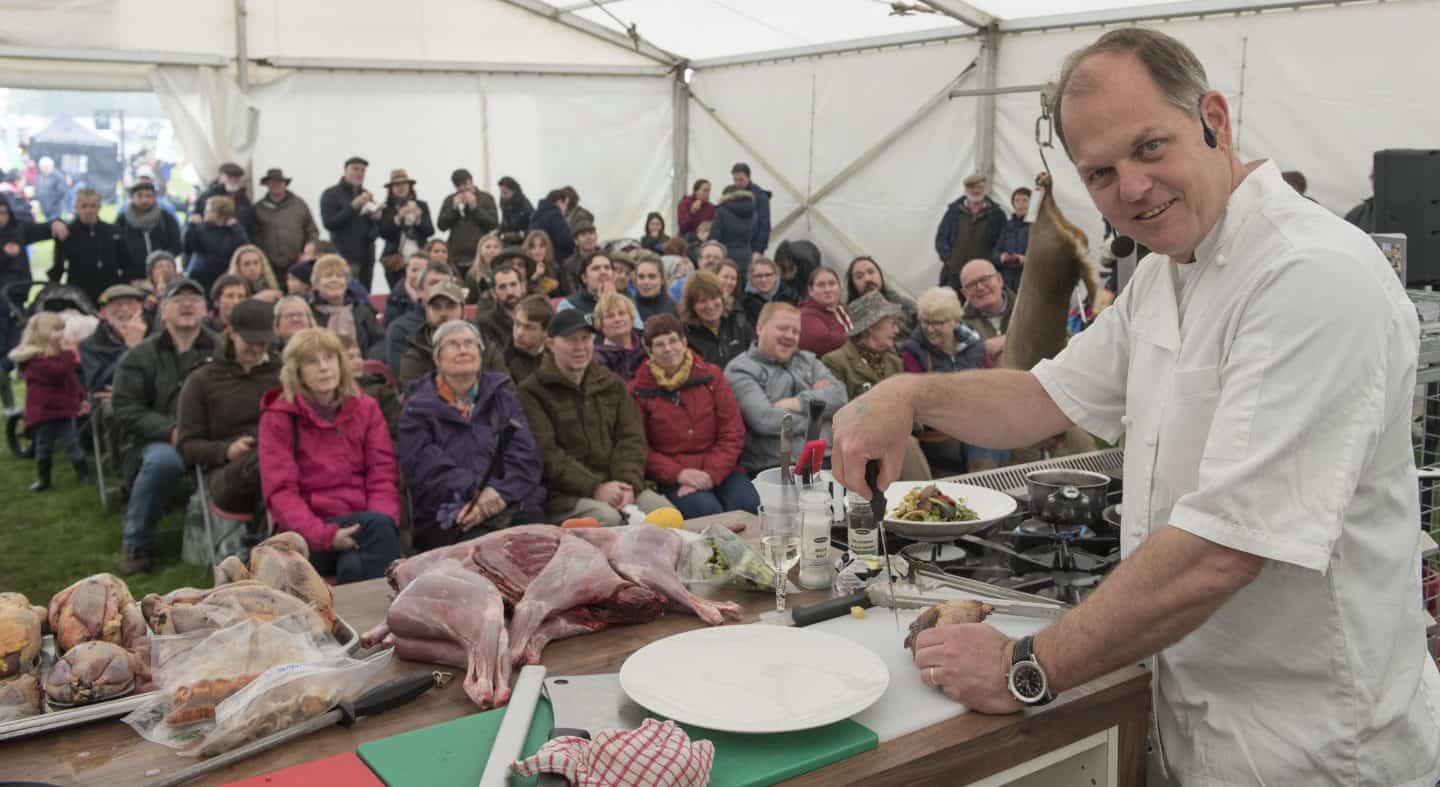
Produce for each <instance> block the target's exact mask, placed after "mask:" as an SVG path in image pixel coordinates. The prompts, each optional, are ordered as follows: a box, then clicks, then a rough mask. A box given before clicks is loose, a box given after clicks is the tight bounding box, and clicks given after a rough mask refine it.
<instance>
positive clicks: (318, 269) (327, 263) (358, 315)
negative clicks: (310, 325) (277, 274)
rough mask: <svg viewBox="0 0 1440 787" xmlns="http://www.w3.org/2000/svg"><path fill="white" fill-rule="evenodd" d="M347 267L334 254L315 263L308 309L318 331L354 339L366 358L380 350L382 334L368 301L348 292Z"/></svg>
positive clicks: (347, 265) (340, 258) (363, 297)
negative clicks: (313, 311) (327, 329)
mask: <svg viewBox="0 0 1440 787" xmlns="http://www.w3.org/2000/svg"><path fill="white" fill-rule="evenodd" d="M350 268H351V266H350V263H348V262H346V261H345V258H344V257H341V256H340V255H338V254H327V255H325V256H324V257H321V258H320V259H318V260H316V261H315V273H314V275H313V280H314V282H315V289H314V292H312V293H310V306H311V308H313V309H314V310H315V321H316V322H318V323H320V327H321V328H329V329H330V331H331V332H332V333H337V334H341V333H348V334H350V335H351V336H354V337H355V341H356V342H359V344H360V347H361V348H362V349H363V351H364V353H365V357H367V358H368V357H370V356H371V355H372V354H373V353H375V352H379V351H380V349H381V346H380V343H381V340H382V339H383V338H384V334H382V333H381V332H380V321H379V320H377V319H375V310H374V309H372V308H370V299H369V298H368V297H367V296H363V295H361V296H357V295H356V294H355V292H353V291H352V290H351V289H350Z"/></svg>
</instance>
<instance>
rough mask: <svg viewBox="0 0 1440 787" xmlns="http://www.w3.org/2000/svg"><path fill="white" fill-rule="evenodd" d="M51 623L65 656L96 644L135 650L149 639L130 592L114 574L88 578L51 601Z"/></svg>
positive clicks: (56, 639) (56, 643)
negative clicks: (113, 645) (69, 652)
mask: <svg viewBox="0 0 1440 787" xmlns="http://www.w3.org/2000/svg"><path fill="white" fill-rule="evenodd" d="M49 619H50V631H51V633H53V634H54V635H55V646H56V648H57V649H59V651H60V652H61V653H65V652H67V651H69V650H70V649H71V648H73V647H75V646H76V645H79V644H80V643H82V642H92V641H99V642H110V643H113V644H116V645H119V646H121V647H123V648H127V649H135V648H137V647H139V646H140V644H141V641H142V640H143V639H145V637H146V636H147V633H146V631H145V619H144V617H143V616H142V615H141V614H140V607H139V606H138V605H137V604H136V603H135V599H134V598H133V597H132V596H131V595H130V588H129V587H128V586H127V585H126V584H125V583H124V582H123V581H122V580H120V579H119V578H118V577H115V576H113V575H111V574H96V575H94V576H91V577H86V578H85V579H82V580H80V581H79V582H76V583H75V584H73V585H71V586H70V587H68V588H65V589H64V590H62V591H60V592H59V593H56V594H55V597H54V598H52V599H50V609H49Z"/></svg>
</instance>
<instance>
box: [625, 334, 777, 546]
mask: <svg viewBox="0 0 1440 787" xmlns="http://www.w3.org/2000/svg"><path fill="white" fill-rule="evenodd" d="M644 339H645V348H646V350H647V351H648V352H649V359H648V361H647V362H646V363H644V364H642V365H641V366H640V368H639V369H638V370H637V371H636V373H635V379H634V380H632V381H631V382H630V386H629V387H630V394H631V395H632V396H634V397H635V404H636V405H637V406H638V407H639V408H640V416H641V418H642V419H644V422H645V438H646V440H647V441H648V442H649V444H650V450H649V454H648V455H647V457H646V460H645V476H646V478H649V479H650V480H651V481H653V482H655V484H656V486H657V488H658V489H659V491H660V492H661V493H662V494H664V495H665V496H666V497H668V498H670V502H672V503H674V504H675V507H676V508H678V509H679V510H680V513H681V514H682V515H683V516H684V517H685V518H686V519H692V518H694V517H701V516H708V515H710V514H720V513H724V512H726V511H749V512H750V513H752V514H753V513H755V511H756V509H757V508H758V507H759V506H760V496H759V494H757V493H756V491H755V486H754V485H753V484H751V483H750V479H749V478H748V477H747V476H746V475H745V471H744V470H743V469H741V467H740V452H741V450H743V449H744V447H745V422H744V420H743V419H742V418H741V417H740V406H739V405H738V404H737V403H736V402H735V394H734V393H733V392H732V391H731V390H730V383H729V382H728V381H726V379H725V373H724V371H723V370H721V369H720V367H718V366H716V365H714V364H710V363H706V362H705V360H704V359H702V358H701V357H700V356H698V355H696V354H695V353H694V352H692V351H691V350H690V347H689V345H688V344H687V343H686V341H685V329H684V327H683V326H681V325H680V319H679V318H678V317H676V316H675V315H673V314H658V315H656V316H654V317H651V318H650V319H649V320H646V321H645V334H644Z"/></svg>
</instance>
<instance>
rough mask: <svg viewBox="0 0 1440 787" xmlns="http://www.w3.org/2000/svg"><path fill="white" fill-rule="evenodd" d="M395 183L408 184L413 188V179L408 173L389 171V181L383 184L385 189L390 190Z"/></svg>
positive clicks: (400, 170)
mask: <svg viewBox="0 0 1440 787" xmlns="http://www.w3.org/2000/svg"><path fill="white" fill-rule="evenodd" d="M397 183H409V184H410V185H411V186H414V185H415V179H414V178H412V177H410V175H409V173H407V172H406V171H405V170H403V169H392V170H390V180H389V182H387V183H386V184H385V188H390V187H391V186H394V185H396V184H397Z"/></svg>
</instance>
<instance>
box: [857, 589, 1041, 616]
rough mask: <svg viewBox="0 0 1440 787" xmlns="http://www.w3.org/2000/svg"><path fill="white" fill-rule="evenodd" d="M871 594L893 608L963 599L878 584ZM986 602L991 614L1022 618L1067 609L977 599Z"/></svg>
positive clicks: (874, 600) (876, 601)
mask: <svg viewBox="0 0 1440 787" xmlns="http://www.w3.org/2000/svg"><path fill="white" fill-rule="evenodd" d="M867 590H868V592H869V594H870V601H871V603H872V604H874V605H875V606H877V607H890V608H892V609H896V610H901V609H924V608H926V607H933V606H935V605H936V604H943V603H944V602H946V601H961V600H963V599H958V598H953V597H948V596H925V595H908V594H895V595H887V594H885V593H881V592H879V590H880V588H879V587H878V586H874V585H872V586H871V587H870V588H868V589H867ZM975 600H976V601H981V602H984V603H985V604H988V605H990V607H991V608H992V612H991V614H995V615H1015V616H1017V617H1022V618H1040V619H1042V620H1059V619H1060V617H1061V616H1062V615H1064V614H1065V613H1066V611H1067V610H1065V609H1063V608H1061V607H1047V606H1041V605H1038V604H1007V603H1005V602H1003V601H994V600H991V599H988V598H981V599H975ZM897 614H898V613H897Z"/></svg>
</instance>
